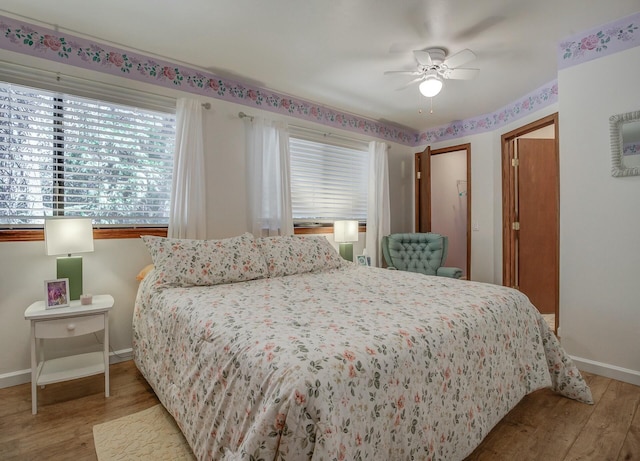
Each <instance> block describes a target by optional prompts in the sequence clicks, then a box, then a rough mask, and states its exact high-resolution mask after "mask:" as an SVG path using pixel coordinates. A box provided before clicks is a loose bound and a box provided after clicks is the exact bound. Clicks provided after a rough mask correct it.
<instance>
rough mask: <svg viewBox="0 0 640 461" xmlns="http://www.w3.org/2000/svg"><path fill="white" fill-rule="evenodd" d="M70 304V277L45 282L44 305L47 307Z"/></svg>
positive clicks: (52, 307)
mask: <svg viewBox="0 0 640 461" xmlns="http://www.w3.org/2000/svg"><path fill="white" fill-rule="evenodd" d="M68 305H69V279H56V280H47V281H45V282H44V306H45V308H46V309H55V308H57V307H67V306H68Z"/></svg>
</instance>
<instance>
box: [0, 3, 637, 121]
mask: <svg viewBox="0 0 640 461" xmlns="http://www.w3.org/2000/svg"><path fill="white" fill-rule="evenodd" d="M638 11H640V0H607V1H604V0H475V1H473V0H303V1H301V0H180V1H177V0H110V1H108V2H106V1H105V2H99V3H98V2H95V1H89V2H88V1H87V0H58V1H55V2H52V1H43V0H2V6H1V9H0V13H1V14H4V15H8V16H14V17H18V18H20V19H23V20H26V21H29V20H31V21H39V22H43V23H45V24H47V25H49V26H54V25H55V26H57V27H59V28H60V30H62V31H68V32H70V33H73V34H76V35H85V36H87V37H90V38H92V39H95V40H97V41H106V42H111V43H112V44H117V45H119V46H121V47H125V48H131V49H133V50H135V51H137V52H140V53H143V54H149V55H156V56H157V57H162V58H164V59H167V60H171V61H177V62H179V63H183V64H188V65H189V66H191V67H196V68H201V69H206V70H208V71H212V72H214V73H216V74H218V75H219V76H221V77H227V78H232V79H234V80H238V81H245V82H246V83H249V84H254V85H257V86H260V87H263V88H268V89H271V90H274V91H277V92H280V93H285V94H289V95H292V96H295V97H298V98H302V99H306V100H309V101H315V102H318V103H321V104H324V105H327V106H332V107H334V108H337V109H340V110H342V111H344V112H350V113H354V114H357V115H361V116H365V117H369V118H372V119H376V120H381V121H384V122H394V123H398V124H401V125H404V126H406V127H410V128H412V129H414V130H417V131H424V130H427V129H429V128H433V127H436V126H440V125H443V124H446V123H449V122H451V121H454V120H462V119H466V118H470V117H474V116H478V115H482V114H487V113H491V112H493V111H495V110H497V109H500V108H501V107H503V106H505V105H507V104H509V103H511V102H514V101H515V100H517V99H518V98H520V97H522V96H525V95H526V94H527V93H529V92H532V91H534V90H536V89H538V88H539V87H541V86H542V85H545V84H547V83H549V82H551V81H552V80H554V79H555V78H556V77H557V48H558V43H559V42H560V41H561V40H562V39H564V38H566V37H568V36H571V35H573V34H576V33H581V32H583V31H587V30H589V29H592V28H594V27H598V26H600V25H604V24H606V23H608V22H611V21H614V20H617V19H619V18H622V17H625V16H628V15H630V14H633V13H636V12H638ZM430 47H444V48H445V49H447V50H448V51H449V53H450V54H453V53H456V52H458V51H460V50H463V49H465V48H469V49H471V50H472V51H474V52H475V53H476V55H477V59H476V60H475V61H473V62H471V63H469V64H467V65H465V66H464V67H474V68H478V69H480V75H479V77H478V78H476V79H475V80H472V81H453V80H448V81H445V86H444V88H443V90H442V92H441V93H440V94H439V95H438V96H436V97H435V98H433V101H432V102H433V113H432V114H430V113H429V100H428V99H426V98H424V97H422V96H420V95H419V92H418V88H417V86H416V85H413V86H410V87H408V88H406V89H404V90H398V88H399V87H402V86H403V84H404V83H406V82H408V81H409V80H410V79H411V78H412V77H410V76H404V75H385V74H384V72H385V71H387V70H404V69H408V70H412V69H414V66H415V64H414V63H415V61H414V58H413V54H412V50H417V49H424V48H430ZM420 109H423V111H422V113H419V111H420Z"/></svg>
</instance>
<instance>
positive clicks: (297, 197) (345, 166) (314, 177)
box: [289, 136, 369, 223]
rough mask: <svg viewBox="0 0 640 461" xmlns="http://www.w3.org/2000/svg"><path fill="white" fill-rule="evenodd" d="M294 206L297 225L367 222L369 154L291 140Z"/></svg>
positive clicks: (356, 150) (295, 139)
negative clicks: (339, 221)
mask: <svg viewBox="0 0 640 461" xmlns="http://www.w3.org/2000/svg"><path fill="white" fill-rule="evenodd" d="M289 148H290V152H291V205H292V209H293V219H294V221H295V222H296V223H301V222H309V223H323V222H333V221H335V220H338V219H356V220H359V221H366V219H367V189H368V173H369V160H368V152H367V151H366V150H358V149H353V148H348V147H341V146H335V145H330V144H324V143H320V142H315V141H311V140H306V139H301V138H297V137H293V136H292V137H290V138H289Z"/></svg>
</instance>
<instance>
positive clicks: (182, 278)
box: [142, 233, 268, 287]
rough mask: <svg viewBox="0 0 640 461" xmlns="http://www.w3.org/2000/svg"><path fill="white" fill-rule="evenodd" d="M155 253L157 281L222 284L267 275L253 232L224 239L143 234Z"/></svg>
mask: <svg viewBox="0 0 640 461" xmlns="http://www.w3.org/2000/svg"><path fill="white" fill-rule="evenodd" d="M142 240H143V241H144V243H145V245H146V246H147V248H148V249H149V253H151V258H152V259H153V265H154V267H155V272H156V274H157V275H156V284H157V285H163V286H181V287H185V286H194V285H218V284H221V283H232V282H241V281H245V280H253V279H257V278H262V277H266V276H267V274H268V271H267V266H266V264H265V261H264V257H263V255H262V252H261V251H260V249H259V248H258V245H257V243H256V240H255V239H254V237H253V235H252V234H249V233H245V234H243V235H240V236H237V237H231V238H227V239H221V240H188V239H172V238H164V237H155V236H151V235H144V236H142Z"/></svg>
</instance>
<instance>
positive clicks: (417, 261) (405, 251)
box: [382, 232, 462, 279]
mask: <svg viewBox="0 0 640 461" xmlns="http://www.w3.org/2000/svg"><path fill="white" fill-rule="evenodd" d="M448 245H449V239H448V238H447V237H445V236H444V235H440V234H435V233H432V232H427V233H421V234H391V235H387V236H384V237H382V254H383V255H384V259H385V261H386V262H387V266H388V267H389V269H398V270H402V271H409V272H419V273H421V274H426V275H440V276H443V277H451V278H455V279H459V278H460V277H462V269H460V268H458V267H442V264H444V262H445V261H446V259H447V247H448Z"/></svg>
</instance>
